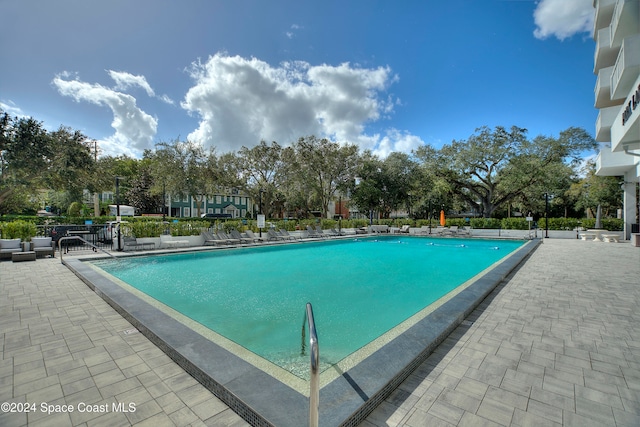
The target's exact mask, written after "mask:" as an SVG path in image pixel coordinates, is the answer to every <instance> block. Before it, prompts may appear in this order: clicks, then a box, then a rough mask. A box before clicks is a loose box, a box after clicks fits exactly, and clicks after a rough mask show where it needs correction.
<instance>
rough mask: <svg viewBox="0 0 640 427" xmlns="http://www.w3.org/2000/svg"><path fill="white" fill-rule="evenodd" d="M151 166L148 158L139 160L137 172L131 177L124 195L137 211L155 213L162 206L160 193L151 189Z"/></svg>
mask: <svg viewBox="0 0 640 427" xmlns="http://www.w3.org/2000/svg"><path fill="white" fill-rule="evenodd" d="M151 168H152V163H151V161H150V160H149V159H145V160H142V161H141V162H140V167H139V168H138V174H137V175H136V176H134V177H132V179H131V185H130V187H129V190H128V191H127V192H126V195H125V196H126V199H127V201H128V203H129V204H130V205H131V206H133V207H135V208H136V212H139V213H157V212H158V211H159V209H160V207H161V206H162V195H161V194H158V193H154V192H152V191H151V188H152V187H153V181H154V179H153V175H152V173H151Z"/></svg>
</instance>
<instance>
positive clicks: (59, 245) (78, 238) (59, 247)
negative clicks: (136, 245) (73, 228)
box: [58, 236, 118, 264]
mask: <svg viewBox="0 0 640 427" xmlns="http://www.w3.org/2000/svg"><path fill="white" fill-rule="evenodd" d="M65 240H80V241H82V242H84V243H85V244H87V245H89V246H90V247H91V249H93V251H94V252H97V251H102V252H104V253H105V254H107V255H109V256H110V257H111V258H115V259H118V258H116V257H115V256H113V254H110V253H109V252H107V251H105V250H104V249H102V248H99V247H97V246H96V245H94V244H93V243H91V242H88V241H86V240H85V239H83V238H82V237H80V236H65V237H61V238H60V240H58V252H59V253H60V263H62V264H64V260H63V259H62V254H63V250H62V242H63V241H65Z"/></svg>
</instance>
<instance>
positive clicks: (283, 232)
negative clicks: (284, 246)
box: [279, 228, 298, 240]
mask: <svg viewBox="0 0 640 427" xmlns="http://www.w3.org/2000/svg"><path fill="white" fill-rule="evenodd" d="M279 234H280V235H281V236H282V237H283V238H284V239H285V240H298V238H297V237H296V236H292V235H291V234H289V232H288V231H287V230H285V229H284V228H281V229H280V231H279Z"/></svg>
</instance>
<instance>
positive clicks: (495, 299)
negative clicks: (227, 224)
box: [0, 239, 640, 427]
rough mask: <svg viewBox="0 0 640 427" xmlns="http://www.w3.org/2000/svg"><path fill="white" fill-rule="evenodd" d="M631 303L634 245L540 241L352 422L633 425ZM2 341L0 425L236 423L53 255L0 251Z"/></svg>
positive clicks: (636, 344)
mask: <svg viewBox="0 0 640 427" xmlns="http://www.w3.org/2000/svg"><path fill="white" fill-rule="evenodd" d="M58 256H59V255H58ZM67 256H69V255H65V258H66V257H67ZM639 306H640V248H635V247H632V246H631V245H630V244H629V243H620V244H613V243H597V242H584V241H581V240H561V239H546V240H545V241H544V243H543V244H542V245H540V246H539V247H538V248H537V250H536V251H535V252H534V253H533V254H532V255H531V256H530V258H529V259H528V260H527V261H526V263H525V264H524V265H522V266H521V267H520V268H519V269H518V270H517V271H515V272H513V273H512V274H511V275H510V276H509V278H508V280H506V281H504V282H503V283H502V284H501V285H499V286H498V288H497V289H496V290H494V291H493V292H492V293H491V295H490V296H489V298H487V300H485V301H484V302H483V303H482V304H481V305H480V306H479V307H478V308H476V309H475V310H474V311H473V312H472V314H471V315H470V316H468V317H467V319H466V321H465V322H463V324H462V325H460V326H459V327H458V328H456V329H455V330H454V332H453V333H452V334H451V335H450V336H449V338H447V339H446V340H445V341H444V342H443V343H442V344H440V345H439V346H438V347H437V348H436V350H435V351H434V353H433V354H432V355H431V356H430V357H429V358H428V359H427V360H426V361H425V362H423V363H422V364H421V365H420V366H419V367H418V368H417V369H416V370H415V371H414V373H412V374H411V375H410V376H409V377H408V378H407V379H406V380H405V381H404V382H403V383H402V384H401V385H400V387H399V388H398V389H396V390H395V391H394V392H393V393H392V394H391V395H390V396H389V397H388V398H387V399H386V400H385V401H384V402H383V403H382V404H381V405H380V406H379V407H378V408H377V409H375V410H374V411H373V412H372V413H371V414H370V415H369V416H368V417H367V418H366V419H365V421H364V422H363V423H361V426H363V427H373V426H380V427H382V426H416V427H417V426H425V425H429V426H432V425H433V426H440V425H441V426H449V425H452V426H456V425H458V426H467V425H482V426H492V425H496V426H498V425H507V426H508V425H513V426H527V425H534V426H538V425H550V426H553V425H557V426H561V425H564V426H574V425H575V426H585V425H598V426H600V425H606V426H638V425H640V310H638V307H639ZM0 345H1V346H2V359H1V360H0V397H1V398H0V402H14V403H24V402H29V403H35V404H36V407H35V408H34V409H35V411H33V412H31V413H24V412H23V413H6V412H4V410H3V412H0V425H2V426H23V425H29V426H46V425H51V426H58V425H72V426H89V425H90V426H100V425H105V426H106V425H108V426H114V425H122V426H128V425H140V426H144V425H153V426H154V427H158V426H173V425H175V426H186V425H194V426H195V425H208V426H245V425H248V424H247V423H246V422H245V421H243V420H242V419H241V418H240V417H239V416H238V415H236V414H235V413H234V412H233V411H231V410H230V409H229V408H228V407H227V406H226V405H224V404H223V403H222V402H221V401H220V400H219V399H218V398H216V397H215V396H214V395H213V394H212V393H211V392H209V391H208V390H207V389H206V388H205V387H204V386H202V385H200V383H198V382H197V381H196V380H194V379H193V378H192V377H191V376H190V375H189V374H187V373H186V372H185V371H184V370H183V369H182V368H180V367H179V366H178V365H177V364H175V363H174V362H173V361H172V360H171V359H170V358H169V357H168V356H166V355H165V354H164V353H163V352H162V351H161V350H160V349H159V348H158V347H156V346H155V345H154V344H153V343H151V342H150V341H149V340H148V339H147V338H145V337H144V336H143V335H142V334H141V333H139V332H137V330H136V329H135V328H133V327H132V325H131V324H130V323H129V322H128V321H126V320H125V319H124V318H123V317H121V316H120V315H119V314H118V313H117V312H116V311H115V310H114V309H113V308H112V307H111V306H109V305H108V304H107V303H106V302H105V301H104V300H103V299H102V298H100V297H99V296H98V295H97V294H95V293H94V292H93V291H91V289H90V288H89V287H87V285H85V284H84V283H83V282H82V281H81V280H80V279H78V278H77V277H76V276H75V275H74V274H73V273H72V272H71V271H70V270H68V269H67V268H66V267H64V266H63V265H61V264H60V260H59V258H56V259H39V260H37V261H35V262H22V263H13V262H10V261H3V262H0ZM372 375H375V374H374V373H372ZM264 392H265V393H269V392H270V391H268V390H265V391H264ZM43 403H46V404H49V405H62V404H70V405H73V408H74V409H75V410H74V411H73V412H69V411H68V410H66V408H61V407H59V408H54V409H58V410H60V412H55V413H52V414H50V415H47V414H45V413H43V412H42V409H43V408H42V404H43ZM113 403H116V406H112V404H113ZM118 403H119V404H121V406H119V407H118V405H117V404H118ZM130 403H131V404H133V406H135V412H133V411H129V412H124V411H122V409H131V408H130V407H129V406H128V405H129V404H130ZM81 404H82V405H85V404H91V405H102V406H97V407H95V408H94V407H90V408H92V409H96V411H94V412H87V411H83V412H81V411H80V409H81V408H83V409H84V407H83V406H82V405H81ZM32 408H33V407H32ZM3 409H4V406H3ZM117 409H120V411H117ZM320 417H321V418H322V413H321V414H320Z"/></svg>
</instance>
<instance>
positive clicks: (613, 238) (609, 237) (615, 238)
mask: <svg viewBox="0 0 640 427" xmlns="http://www.w3.org/2000/svg"><path fill="white" fill-rule="evenodd" d="M619 239H620V235H618V234H603V235H602V241H603V242H611V243H618V242H619Z"/></svg>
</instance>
